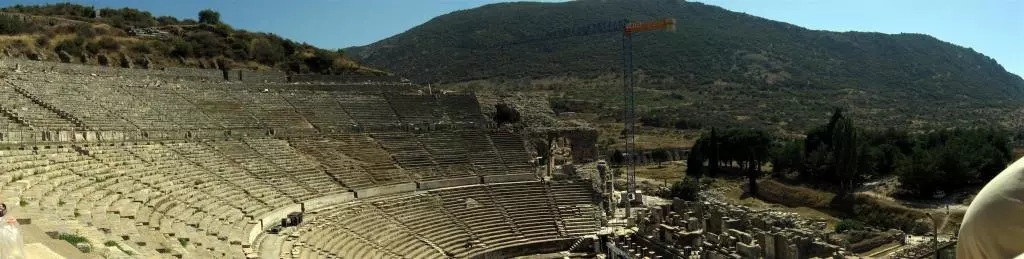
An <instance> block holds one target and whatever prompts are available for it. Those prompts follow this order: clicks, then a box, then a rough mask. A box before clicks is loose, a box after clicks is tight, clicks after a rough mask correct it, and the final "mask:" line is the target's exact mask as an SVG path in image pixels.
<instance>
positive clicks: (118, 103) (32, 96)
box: [0, 80, 488, 132]
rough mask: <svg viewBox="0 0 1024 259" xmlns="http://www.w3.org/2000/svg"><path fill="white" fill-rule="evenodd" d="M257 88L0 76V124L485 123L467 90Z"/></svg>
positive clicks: (148, 127) (59, 127) (104, 127)
mask: <svg viewBox="0 0 1024 259" xmlns="http://www.w3.org/2000/svg"><path fill="white" fill-rule="evenodd" d="M258 87H259V86H258V85H251V86H250V88H253V89H248V88H233V87H226V86H219V85H188V84H185V85H183V86H180V87H139V86H122V85H121V83H120V82H116V81H99V82H86V83H80V82H60V83H56V82H46V81H42V80H40V81H31V80H30V81H26V80H3V82H2V83H0V130H25V129H31V130H49V131H70V130H75V131H114V132H134V131H182V130H225V129H227V130H232V129H238V130H241V129H258V128H273V129H287V130H289V131H296V132H301V131H310V130H312V131H320V132H333V131H353V129H354V128H360V129H363V130H366V129H376V128H396V127H398V128H400V127H402V126H410V125H415V126H417V127H426V126H429V125H434V126H446V127H454V128H484V127H487V126H488V122H487V120H486V118H485V117H484V116H483V114H482V113H481V111H480V105H479V103H478V101H477V99H476V97H475V96H473V95H465V94H451V95H420V94H401V93H366V92H349V91H312V90H294V89H278V90H274V91H257V90H255V88H258Z"/></svg>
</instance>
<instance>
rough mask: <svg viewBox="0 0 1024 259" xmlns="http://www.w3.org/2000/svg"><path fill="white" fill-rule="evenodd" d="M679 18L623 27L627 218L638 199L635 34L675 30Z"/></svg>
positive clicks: (623, 108) (623, 115)
mask: <svg viewBox="0 0 1024 259" xmlns="http://www.w3.org/2000/svg"><path fill="white" fill-rule="evenodd" d="M675 25H676V20H675V19H663V20H659V21H653V22H638V23H627V24H626V26H625V28H623V30H622V96H623V100H624V103H623V107H622V110H623V112H622V119H623V123H624V124H625V125H623V126H624V127H625V128H624V129H623V130H624V131H625V137H626V155H625V156H624V157H626V160H627V161H626V181H627V182H628V185H627V187H626V218H630V217H631V216H632V213H633V212H632V207H633V200H634V199H635V198H636V164H637V160H638V159H637V155H638V154H637V150H636V91H635V88H636V78H635V77H634V76H633V33H638V32H646V31H655V30H666V31H670V32H671V31H675Z"/></svg>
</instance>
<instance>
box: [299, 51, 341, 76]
mask: <svg viewBox="0 0 1024 259" xmlns="http://www.w3.org/2000/svg"><path fill="white" fill-rule="evenodd" d="M303 62H305V63H306V66H307V67H309V71H310V72H313V73H321V74H330V73H331V67H332V65H333V64H334V57H333V56H332V55H331V53H330V52H328V51H325V50H317V51H316V53H314V54H313V56H310V57H308V58H306V59H305V60H303Z"/></svg>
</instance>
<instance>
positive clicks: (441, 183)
mask: <svg viewBox="0 0 1024 259" xmlns="http://www.w3.org/2000/svg"><path fill="white" fill-rule="evenodd" d="M481 182H482V179H481V178H480V177H475V176H474V177H463V178H451V179H444V180H436V181H426V182H419V183H418V184H419V189H420V190H430V189H438V188H446V187H454V186H462V185H471V184H480V183H481Z"/></svg>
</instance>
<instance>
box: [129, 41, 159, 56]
mask: <svg viewBox="0 0 1024 259" xmlns="http://www.w3.org/2000/svg"><path fill="white" fill-rule="evenodd" d="M128 50H131V51H132V52H135V53H141V54H149V53H151V52H153V50H152V49H150V48H149V45H146V42H143V41H139V42H135V43H132V44H131V45H130V46H128Z"/></svg>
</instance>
